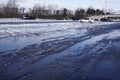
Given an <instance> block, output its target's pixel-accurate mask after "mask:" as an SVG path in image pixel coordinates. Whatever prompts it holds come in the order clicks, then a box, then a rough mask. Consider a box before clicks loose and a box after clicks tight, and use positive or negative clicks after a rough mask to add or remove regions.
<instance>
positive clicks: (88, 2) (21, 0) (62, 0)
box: [0, 0, 120, 11]
mask: <svg viewBox="0 0 120 80" xmlns="http://www.w3.org/2000/svg"><path fill="white" fill-rule="evenodd" d="M7 1H8V0H0V3H6V2H7ZM17 4H18V5H19V6H20V7H26V8H29V7H30V8H32V6H33V5H35V4H45V5H47V4H55V5H56V6H57V8H63V7H65V8H68V9H72V10H74V9H76V8H78V7H81V8H88V7H93V8H99V9H103V8H105V9H113V10H114V11H118V10H120V6H119V5H120V0H17Z"/></svg>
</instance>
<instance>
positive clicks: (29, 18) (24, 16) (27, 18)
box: [22, 15, 35, 20]
mask: <svg viewBox="0 0 120 80" xmlns="http://www.w3.org/2000/svg"><path fill="white" fill-rule="evenodd" d="M22 19H25V20H35V17H33V16H29V15H23V16H22Z"/></svg>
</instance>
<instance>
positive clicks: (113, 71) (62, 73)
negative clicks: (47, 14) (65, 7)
mask: <svg viewBox="0 0 120 80" xmlns="http://www.w3.org/2000/svg"><path fill="white" fill-rule="evenodd" d="M11 45H12V46H11ZM119 68H120V23H101V22H96V23H94V24H90V23H79V22H67V23H54V24H53V23H47V24H16V25H8V24H4V25H3V24H2V25H0V78H1V79H2V80H87V79H88V80H98V79H100V80H106V79H110V80H120V77H119V75H120V70H119ZM6 76H7V77H6Z"/></svg>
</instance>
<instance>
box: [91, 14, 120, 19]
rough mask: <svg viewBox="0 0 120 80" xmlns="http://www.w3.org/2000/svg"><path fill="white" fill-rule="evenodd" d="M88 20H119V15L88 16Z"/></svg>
mask: <svg viewBox="0 0 120 80" xmlns="http://www.w3.org/2000/svg"><path fill="white" fill-rule="evenodd" d="M89 18H91V19H98V20H100V19H101V18H109V19H120V14H112V15H99V16H90V17H89Z"/></svg>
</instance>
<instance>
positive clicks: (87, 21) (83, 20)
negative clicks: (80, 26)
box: [79, 18, 94, 23]
mask: <svg viewBox="0 0 120 80" xmlns="http://www.w3.org/2000/svg"><path fill="white" fill-rule="evenodd" d="M79 21H80V22H82V23H94V20H92V19H90V18H84V19H80V20H79Z"/></svg>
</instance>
